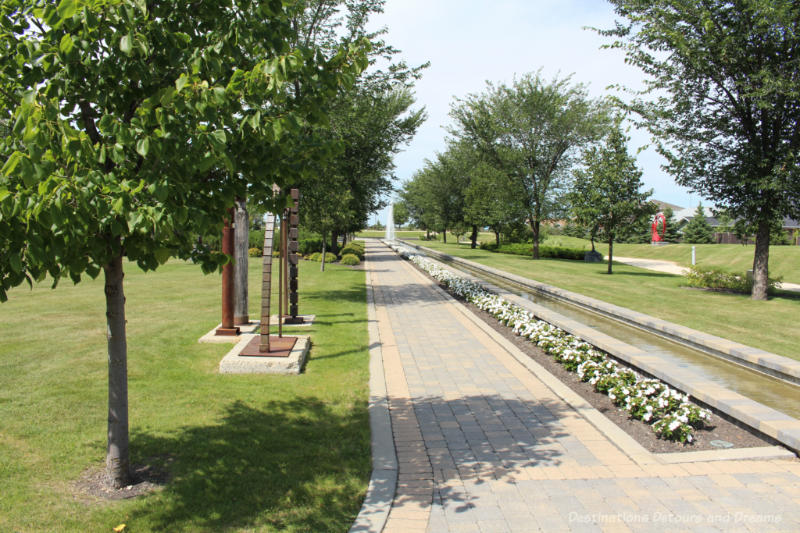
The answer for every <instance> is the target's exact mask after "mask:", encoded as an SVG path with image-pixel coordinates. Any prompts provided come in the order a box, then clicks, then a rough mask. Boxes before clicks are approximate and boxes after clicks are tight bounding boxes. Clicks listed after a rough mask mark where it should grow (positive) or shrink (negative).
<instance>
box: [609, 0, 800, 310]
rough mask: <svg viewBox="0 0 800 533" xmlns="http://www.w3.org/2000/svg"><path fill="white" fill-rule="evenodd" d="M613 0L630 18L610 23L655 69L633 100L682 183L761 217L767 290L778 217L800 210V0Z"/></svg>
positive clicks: (630, 52) (759, 274) (634, 58)
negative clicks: (772, 229)
mask: <svg viewBox="0 0 800 533" xmlns="http://www.w3.org/2000/svg"><path fill="white" fill-rule="evenodd" d="M610 1H611V3H612V4H613V5H614V6H615V9H616V12H617V14H618V15H619V16H620V17H622V18H623V19H624V20H623V21H618V22H617V24H616V26H615V28H613V29H611V30H606V31H600V33H601V34H603V35H606V36H609V37H612V38H615V39H616V40H615V41H614V43H613V44H612V45H610V46H612V47H616V48H622V49H623V50H625V52H626V54H627V59H628V61H629V62H630V63H632V64H634V65H636V66H638V67H639V68H640V69H641V70H642V71H643V72H644V73H645V74H646V75H647V76H648V78H647V81H646V89H645V90H644V91H643V92H642V93H640V94H639V97H637V98H635V99H634V100H633V101H632V102H631V104H630V105H629V107H630V109H632V110H633V111H635V112H636V113H638V115H639V116H640V117H641V124H643V125H644V126H646V127H647V128H648V129H649V130H650V132H651V133H652V134H653V135H654V137H655V138H656V139H658V140H659V144H658V150H659V152H660V153H661V154H663V155H664V156H665V157H666V159H667V165H666V169H667V170H668V171H669V172H670V173H671V174H672V175H673V176H675V179H676V181H677V183H679V184H680V185H685V186H687V187H689V188H690V189H692V190H694V191H696V192H699V193H700V194H702V195H703V196H704V197H705V198H707V199H709V200H711V201H713V202H714V203H715V204H716V205H717V206H718V207H719V208H720V209H724V210H726V211H728V212H729V213H730V215H731V216H732V217H735V218H739V217H740V218H742V219H745V220H746V221H747V222H748V223H750V224H752V225H753V226H755V227H756V246H755V254H754V258H753V271H754V284H753V292H752V296H753V298H756V299H765V298H766V295H767V276H768V259H769V240H770V224H771V222H772V221H774V220H776V219H778V218H782V217H784V216H795V217H797V216H798V215H799V214H800V202H798V200H797V199H798V198H800V166H798V151H800V4H798V3H797V2H796V1H794V0H736V1H730V0H707V1H703V2H695V1H690V0H647V1H645V0H610Z"/></svg>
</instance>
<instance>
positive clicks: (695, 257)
mask: <svg viewBox="0 0 800 533" xmlns="http://www.w3.org/2000/svg"><path fill="white" fill-rule="evenodd" d="M696 259H697V255H696V254H695V247H694V246H692V266H694V265H695V264H696V263H697V261H696Z"/></svg>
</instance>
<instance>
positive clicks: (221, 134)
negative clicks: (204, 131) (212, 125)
mask: <svg viewBox="0 0 800 533" xmlns="http://www.w3.org/2000/svg"><path fill="white" fill-rule="evenodd" d="M211 136H212V137H214V138H215V139H216V140H217V141H218V142H221V143H222V144H225V142H226V141H227V140H228V136H227V135H225V131H224V130H217V131H215V132H214V133H212V134H211Z"/></svg>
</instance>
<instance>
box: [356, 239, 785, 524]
mask: <svg viewBox="0 0 800 533" xmlns="http://www.w3.org/2000/svg"><path fill="white" fill-rule="evenodd" d="M366 249H367V261H366V268H367V273H368V283H370V284H371V287H372V290H373V297H374V302H375V316H376V319H377V323H378V333H379V335H380V344H381V351H382V357H383V365H384V372H385V378H386V387H387V394H388V401H389V410H390V415H391V422H392V432H393V436H394V443H395V448H396V452H397V458H398V480H397V481H398V483H397V490H396V494H395V497H394V500H393V502H392V506H391V511H390V513H389V518H388V520H387V522H386V526H385V528H384V530H383V531H385V532H387V533H395V532H403V533H412V532H421V531H429V532H434V533H438V532H495V531H496V532H506V531H515V532H516V531H519V532H528V531H547V532H553V531H615V532H616V531H759V532H763V531H800V462H798V461H797V460H735V461H730V460H728V461H700V462H693V463H682V464H661V463H659V462H658V461H656V460H654V459H653V456H650V457H641V456H636V455H632V454H630V453H626V452H625V451H623V450H624V449H625V448H624V447H618V446H617V445H616V444H615V442H612V440H610V439H609V438H608V437H607V436H606V434H605V433H603V432H601V431H599V430H598V429H597V427H596V426H595V425H593V424H592V423H591V422H590V421H589V420H588V419H587V418H586V417H584V416H583V415H582V414H581V412H579V411H577V410H576V409H574V408H573V407H571V406H570V405H569V404H568V403H567V402H566V401H564V400H563V399H562V398H561V397H560V396H559V395H557V394H556V393H555V392H554V391H553V390H552V389H551V388H549V387H548V386H547V385H546V384H545V383H546V382H547V381H548V380H549V379H550V378H549V377H548V376H537V375H534V374H533V373H532V372H531V371H530V370H529V369H528V368H526V367H525V366H523V365H522V364H521V363H520V362H519V361H518V360H517V359H516V358H515V357H514V356H513V355H512V354H511V353H509V351H507V350H506V349H505V348H504V347H503V346H502V344H501V343H499V342H498V341H497V339H496V338H495V337H493V335H492V333H491V331H488V330H487V328H486V326H485V325H483V326H482V325H481V324H480V323H479V321H477V319H475V318H474V317H472V318H471V316H470V314H469V312H468V311H466V309H465V308H464V307H463V306H461V305H460V304H459V303H457V302H455V301H454V300H452V299H451V298H449V297H448V296H447V295H446V294H445V293H444V292H443V291H441V290H440V289H439V288H438V287H436V286H435V285H434V284H433V283H432V282H430V281H429V280H428V279H427V278H426V277H425V276H424V275H422V274H421V273H420V272H418V271H417V270H416V269H415V268H414V267H413V265H411V264H409V263H408V262H406V261H404V260H402V259H401V258H399V257H398V256H396V255H395V254H394V253H393V252H392V251H391V250H389V249H388V248H387V247H385V246H384V245H383V244H381V243H379V242H377V241H368V242H367V246H366ZM540 378H541V379H540Z"/></svg>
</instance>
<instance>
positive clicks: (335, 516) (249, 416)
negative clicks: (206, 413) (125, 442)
mask: <svg viewBox="0 0 800 533" xmlns="http://www.w3.org/2000/svg"><path fill="white" fill-rule="evenodd" d="M131 449H133V450H136V452H137V454H140V456H141V457H154V456H164V455H170V456H171V457H172V458H173V459H174V462H173V463H172V465H171V466H170V467H169V471H170V472H169V474H170V477H171V481H170V482H169V483H168V484H167V485H166V487H165V488H164V490H163V491H162V492H161V494H160V495H159V496H158V498H159V499H160V500H161V501H159V502H158V503H157V505H145V506H144V507H143V508H142V509H141V510H139V511H138V513H134V515H133V516H131V522H132V523H136V522H137V521H138V522H140V523H141V524H142V525H143V526H144V524H148V527H149V528H150V529H154V530H170V529H176V530H192V529H194V530H197V529H203V530H215V531H221V530H227V529H230V528H233V529H239V528H249V527H253V526H255V525H258V526H259V527H265V526H266V527H268V528H270V529H275V530H284V529H291V530H298V531H344V530H347V528H348V527H349V525H350V524H351V523H352V521H353V519H354V518H355V515H356V514H357V512H358V510H359V506H360V504H361V500H362V498H363V493H362V490H363V489H364V487H365V486H366V481H367V479H368V476H369V471H370V463H369V424H368V418H367V412H366V409H364V410H359V411H349V412H346V413H344V414H342V413H340V412H336V410H334V409H331V407H330V406H329V405H327V404H325V403H324V402H323V401H322V400H320V399H317V398H307V399H302V400H290V401H273V402H269V403H267V404H265V405H264V406H263V407H260V408H256V407H254V406H252V405H248V404H245V403H244V402H241V401H236V402H235V403H233V404H231V405H230V406H229V407H228V408H227V410H226V412H225V415H224V417H223V418H222V420H221V421H219V423H217V424H215V425H206V426H193V427H187V428H184V429H183V430H181V431H180V432H179V433H178V434H176V435H175V436H170V437H163V436H155V435H150V434H147V433H137V434H134V435H133V436H132V439H131ZM153 497H155V496H153Z"/></svg>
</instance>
